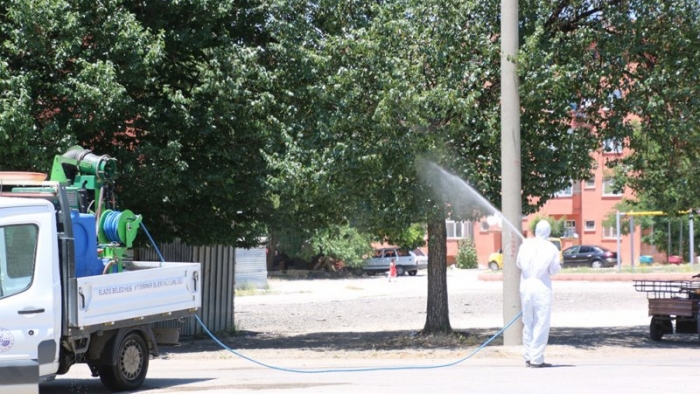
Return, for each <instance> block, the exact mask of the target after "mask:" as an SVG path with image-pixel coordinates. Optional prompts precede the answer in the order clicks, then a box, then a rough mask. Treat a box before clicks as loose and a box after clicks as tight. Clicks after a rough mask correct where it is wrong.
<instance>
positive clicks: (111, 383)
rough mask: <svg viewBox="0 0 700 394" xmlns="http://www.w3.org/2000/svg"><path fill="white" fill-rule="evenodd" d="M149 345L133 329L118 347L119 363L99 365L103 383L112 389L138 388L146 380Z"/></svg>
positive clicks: (127, 389) (126, 389) (129, 389)
mask: <svg viewBox="0 0 700 394" xmlns="http://www.w3.org/2000/svg"><path fill="white" fill-rule="evenodd" d="M148 360H149V353H148V346H147V345H146V341H145V340H144V339H143V337H142V336H141V335H140V334H139V333H138V332H137V331H132V332H130V333H128V334H127V335H125V336H124V338H123V339H122V341H121V343H120V344H119V346H118V347H117V363H116V364H115V365H100V366H98V367H97V369H98V371H99V374H100V380H101V381H102V384H103V385H104V386H105V387H107V388H108V389H110V390H112V391H131V390H136V389H137V388H139V387H140V386H141V384H143V381H144V380H146V373H147V372H148Z"/></svg>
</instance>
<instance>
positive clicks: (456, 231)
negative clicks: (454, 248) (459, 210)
mask: <svg viewBox="0 0 700 394" xmlns="http://www.w3.org/2000/svg"><path fill="white" fill-rule="evenodd" d="M445 224H446V226H447V238H464V222H455V221H452V220H448V221H446V222H445Z"/></svg>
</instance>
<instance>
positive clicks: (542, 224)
mask: <svg viewBox="0 0 700 394" xmlns="http://www.w3.org/2000/svg"><path fill="white" fill-rule="evenodd" d="M551 232H552V227H551V226H550V225H549V222H548V221H546V220H540V221H539V222H537V226H536V227H535V237H537V238H542V239H547V238H549V234H550V233H551Z"/></svg>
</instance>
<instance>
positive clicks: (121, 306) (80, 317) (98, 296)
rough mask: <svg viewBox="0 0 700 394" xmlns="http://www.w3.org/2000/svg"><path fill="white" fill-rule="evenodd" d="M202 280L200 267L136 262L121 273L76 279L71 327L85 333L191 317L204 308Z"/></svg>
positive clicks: (195, 264) (172, 263)
mask: <svg viewBox="0 0 700 394" xmlns="http://www.w3.org/2000/svg"><path fill="white" fill-rule="evenodd" d="M200 278H201V272H200V265H199V264H198V263H175V262H168V263H158V262H133V263H131V264H129V267H128V269H125V270H124V271H122V272H119V273H113V274H106V275H96V276H86V277H81V278H75V279H74V280H75V287H74V289H75V297H71V298H72V300H71V302H72V303H73V305H74V306H75V308H74V311H75V313H72V314H71V315H72V316H71V319H70V321H69V325H70V326H71V327H72V328H75V329H79V330H85V329H87V328H93V329H94V328H95V326H109V327H111V326H115V325H118V324H117V323H118V322H120V321H125V320H128V321H129V322H131V323H133V322H134V321H136V322H138V321H144V322H148V321H157V320H169V319H174V318H177V317H179V315H191V314H192V313H193V312H194V311H195V310H197V309H198V308H199V307H200V306H201V289H200V286H201V283H200ZM73 298H74V299H73ZM178 312H186V313H184V314H183V313H178ZM90 331H92V330H90Z"/></svg>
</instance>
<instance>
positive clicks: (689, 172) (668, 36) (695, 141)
mask: <svg viewBox="0 0 700 394" xmlns="http://www.w3.org/2000/svg"><path fill="white" fill-rule="evenodd" d="M629 4H630V5H629V6H630V11H631V13H632V15H634V18H633V20H620V23H619V24H617V25H616V26H615V30H616V31H617V32H618V34H620V35H623V36H624V37H626V41H625V42H624V45H622V46H621V48H620V51H619V52H618V54H617V56H619V57H620V58H621V59H622V60H623V61H624V62H625V63H627V64H628V65H629V67H628V68H627V69H626V70H625V75H624V78H623V79H622V82H623V84H622V86H621V99H619V100H616V101H615V110H616V111H619V112H623V113H627V114H629V115H630V118H629V119H626V120H627V121H626V123H625V124H624V126H625V127H626V130H627V135H628V136H629V138H628V139H627V140H626V141H627V143H628V144H629V148H630V149H631V151H630V155H628V156H627V157H626V158H624V159H623V160H621V161H619V164H620V165H621V166H622V169H623V170H624V171H623V173H622V174H621V176H620V179H621V184H624V185H627V186H628V187H630V188H631V189H632V190H634V191H635V192H636V194H637V196H638V198H639V199H640V200H643V201H645V204H648V205H649V206H651V207H654V210H661V211H665V212H679V211H685V210H687V209H691V208H695V207H697V206H699V205H700V199H698V190H699V189H700V178H699V177H698V176H697V165H696V163H697V162H698V160H699V159H700V127H699V125H700V111H698V104H699V102H698V97H699V96H698V95H699V94H700V90H699V89H700V84H698V81H699V80H700V76H699V75H698V72H697V64H698V61H699V60H700V50H699V49H698V48H697V46H696V45H691V43H692V42H695V41H697V37H698V36H699V35H700V4H698V3H697V2H693V1H684V2H674V3H658V2H654V1H643V0H637V1H633V2H630V3H629Z"/></svg>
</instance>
